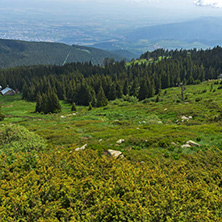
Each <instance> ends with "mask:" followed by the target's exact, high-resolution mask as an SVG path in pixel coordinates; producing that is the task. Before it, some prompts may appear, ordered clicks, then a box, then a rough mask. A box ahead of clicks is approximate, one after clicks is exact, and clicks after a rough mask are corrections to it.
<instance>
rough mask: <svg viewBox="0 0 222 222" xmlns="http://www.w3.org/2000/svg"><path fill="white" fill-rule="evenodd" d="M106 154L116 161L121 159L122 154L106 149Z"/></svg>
mask: <svg viewBox="0 0 222 222" xmlns="http://www.w3.org/2000/svg"><path fill="white" fill-rule="evenodd" d="M107 152H108V154H109V155H110V156H112V157H114V158H115V159H117V158H118V157H120V158H123V157H124V156H123V154H122V152H120V151H118V150H111V149H108V151H107Z"/></svg>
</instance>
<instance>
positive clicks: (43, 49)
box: [0, 39, 120, 68]
mask: <svg viewBox="0 0 222 222" xmlns="http://www.w3.org/2000/svg"><path fill="white" fill-rule="evenodd" d="M106 57H110V58H115V59H117V60H118V59H120V56H117V55H115V54H112V53H110V52H107V51H103V50H100V49H95V48H90V47H84V46H76V45H73V46H69V45H65V44H62V43H49V42H26V41H18V40H6V39H0V68H9V67H17V66H29V65H55V64H56V65H63V64H65V63H71V62H89V61H91V62H92V63H93V64H102V62H103V60H104V58H106Z"/></svg>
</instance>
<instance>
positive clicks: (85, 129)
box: [0, 81, 222, 159]
mask: <svg viewBox="0 0 222 222" xmlns="http://www.w3.org/2000/svg"><path fill="white" fill-rule="evenodd" d="M219 86H220V84H219V82H217V81H210V82H204V83H201V84H199V85H193V86H187V87H186V90H185V92H184V96H185V101H181V95H180V88H171V89H167V90H166V91H165V90H163V91H162V92H161V94H160V95H159V98H160V100H159V102H155V99H156V97H154V98H149V99H146V100H145V101H142V102H136V103H129V102H126V101H122V100H121V99H119V100H115V101H112V102H110V103H109V105H108V106H106V107H104V108H93V109H92V110H91V111H88V107H77V112H76V113H73V112H71V105H70V104H68V103H66V102H64V101H61V105H62V113H59V114H47V115H43V114H39V113H34V112H33V111H34V110H35V103H33V102H26V101H23V100H21V95H16V96H8V97H3V96H1V97H0V104H1V106H2V113H4V114H5V115H6V118H5V120H4V121H2V122H1V124H9V123H15V124H18V125H22V126H25V127H26V128H28V129H29V130H30V131H33V132H35V133H37V134H39V135H40V136H42V137H43V138H45V139H47V141H48V143H49V144H51V145H52V146H53V147H54V146H57V147H60V148H66V149H67V148H69V147H78V146H81V145H84V144H88V147H90V148H93V149H98V150H101V151H102V150H107V149H118V150H121V151H123V153H124V155H125V156H128V158H130V156H131V155H133V156H135V155H136V156H137V155H138V156H139V157H138V158H140V159H141V158H143V157H142V155H141V153H143V154H146V153H147V154H149V156H156V155H161V156H165V157H170V156H172V157H174V158H179V157H180V156H181V155H182V154H183V153H192V152H195V151H197V149H196V148H183V149H182V148H181V145H182V144H184V143H185V142H186V141H188V140H194V141H196V142H198V143H199V144H200V145H201V149H208V148H215V147H218V148H219V149H221V148H222V138H221V137H220V134H221V132H222V124H221V107H222V101H221V93H222V89H218V88H220V87H219ZM183 116H185V117H186V118H189V117H190V119H189V120H183ZM119 139H125V143H123V144H116V141H117V140H119ZM172 142H173V143H175V144H176V145H175V144H174V145H172Z"/></svg>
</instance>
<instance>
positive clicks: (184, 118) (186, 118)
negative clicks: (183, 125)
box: [181, 116, 189, 120]
mask: <svg viewBox="0 0 222 222" xmlns="http://www.w3.org/2000/svg"><path fill="white" fill-rule="evenodd" d="M181 119H182V120H189V118H188V117H186V116H182V117H181Z"/></svg>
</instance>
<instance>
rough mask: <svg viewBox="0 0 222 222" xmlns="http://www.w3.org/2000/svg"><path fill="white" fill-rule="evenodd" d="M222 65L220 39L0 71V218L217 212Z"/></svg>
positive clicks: (185, 216) (220, 208) (202, 217)
mask: <svg viewBox="0 0 222 222" xmlns="http://www.w3.org/2000/svg"><path fill="white" fill-rule="evenodd" d="M221 73H222V48H221V47H216V48H214V49H212V50H210V49H209V50H205V51H204V50H199V51H198V50H195V49H194V50H174V51H167V50H163V49H159V50H156V51H154V52H147V53H145V54H143V55H141V57H140V58H139V59H138V60H132V61H131V62H129V63H126V62H125V61H121V62H115V61H113V60H112V59H106V60H105V61H104V65H102V66H100V65H96V66H95V65H93V64H92V63H71V64H66V65H64V66H49V65H47V66H31V67H17V68H10V69H7V70H1V71H0V85H1V86H2V87H3V88H4V87H6V86H7V85H9V86H10V87H11V88H13V89H17V90H18V91H20V92H21V93H19V94H17V95H11V96H2V95H0V105H1V107H0V120H1V122H0V221H16V222H17V221H18V222H19V221H30V222H35V221H39V222H40V221H95V222H97V221H104V222H107V221H116V222H119V221H148V222H153V221H154V222H163V221H169V222H170V221H184V222H188V221H189V222H190V221H218V222H219V221H221V218H222V170H221V169H222V138H221V132H222V112H221V107H222V100H221V92H222V91H221V90H222V81H221V79H220V78H218V77H220V74H221ZM205 80H207V81H205ZM113 152H115V153H116V154H118V155H119V156H115V155H113V154H112V153H113Z"/></svg>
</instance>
